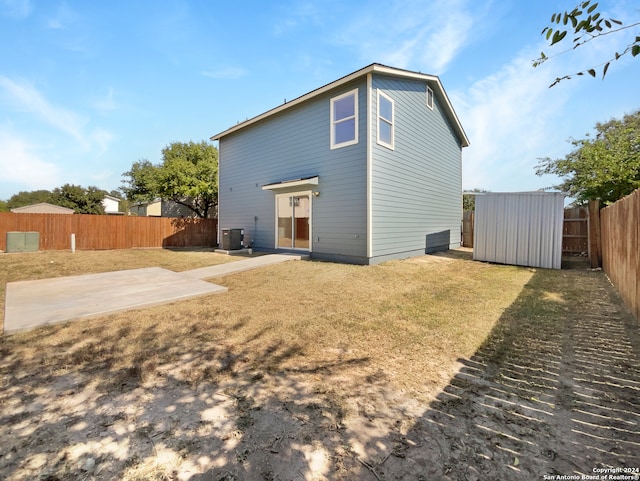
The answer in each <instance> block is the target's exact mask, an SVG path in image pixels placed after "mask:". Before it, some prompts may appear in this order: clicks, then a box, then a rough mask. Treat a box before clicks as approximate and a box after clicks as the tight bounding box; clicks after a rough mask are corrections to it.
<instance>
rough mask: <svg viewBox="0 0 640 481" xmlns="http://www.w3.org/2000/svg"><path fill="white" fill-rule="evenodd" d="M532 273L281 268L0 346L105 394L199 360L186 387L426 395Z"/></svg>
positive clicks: (148, 260)
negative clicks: (376, 383) (369, 385)
mask: <svg viewBox="0 0 640 481" xmlns="http://www.w3.org/2000/svg"><path fill="white" fill-rule="evenodd" d="M74 256H75V257H74ZM213 256H214V254H211V253H198V252H169V251H125V252H119V251H118V252H117V256H114V253H100V252H87V253H76V254H74V255H72V254H67V255H65V254H63V253H51V254H38V255H35V256H32V257H31V258H28V257H22V256H8V257H7V258H3V259H2V262H3V263H4V265H5V266H6V270H5V272H6V273H7V274H5V275H6V276H7V278H9V279H11V280H13V279H15V278H21V279H24V278H39V277H45V276H47V275H48V276H49V277H52V276H54V275H68V274H77V273H79V272H81V271H83V270H84V272H96V271H99V270H113V269H117V268H122V267H123V266H127V267H142V266H144V265H160V266H162V267H166V268H168V269H172V270H184V269H186V268H193V267H197V266H199V265H203V264H204V260H205V259H206V262H207V263H208V264H211V263H213V262H212V259H215V260H216V261H217V260H222V261H224V260H227V259H228V258H222V259H219V258H218V257H213ZM459 256H460V254H458V257H459ZM52 261H53V263H52ZM25 265H28V266H30V269H31V271H30V272H31V274H30V275H29V274H27V272H28V271H27V270H25V269H24V266H25ZM18 266H20V267H18ZM532 272H533V271H532V270H529V269H522V268H516V267H509V266H496V265H488V264H482V263H472V262H468V261H467V260H465V259H460V258H455V256H454V257H451V256H449V257H444V256H424V257H419V258H415V259H410V260H404V261H394V262H388V263H385V264H382V265H378V266H371V267H360V266H351V265H341V264H333V263H324V262H289V263H285V264H281V265H277V266H273V267H269V268H264V269H261V270H258V271H251V272H246V273H240V274H236V275H233V276H228V277H226V278H223V279H222V280H221V279H217V280H216V282H217V283H219V284H223V285H225V286H227V287H228V289H229V292H228V293H227V294H225V295H222V296H215V297H204V298H199V299H196V300H191V301H186V302H179V303H174V304H171V305H169V306H160V307H156V308H152V309H146V310H142V311H131V312H125V313H121V314H117V315H112V316H109V317H107V318H102V319H96V320H89V321H80V322H75V323H68V324H65V325H62V326H54V327H47V328H44V329H39V330H36V331H33V332H31V333H24V334H20V335H16V336H14V337H11V338H10V339H6V340H5V346H6V347H7V346H11V347H10V349H11V351H13V352H14V353H16V352H20V354H19V356H20V357H21V358H22V359H31V360H32V362H34V363H36V364H38V365H40V366H42V365H44V366H47V367H49V368H50V369H54V370H55V369H60V366H66V365H73V366H79V367H82V368H86V369H89V370H91V371H92V373H93V375H94V377H95V378H97V379H100V378H101V377H104V378H105V383H106V384H109V385H113V384H114V383H115V384H118V383H124V384H126V383H127V382H129V381H130V380H133V381H135V382H136V383H138V382H144V381H145V380H148V379H151V378H153V377H154V376H155V375H156V374H157V373H158V372H159V370H160V371H161V366H163V365H166V364H167V363H170V362H175V361H176V360H179V359H181V358H182V357H184V356H187V357H194V356H198V355H200V356H205V357H209V358H211V359H209V360H207V362H201V363H199V365H198V367H197V368H190V367H185V371H184V372H183V377H184V379H185V382H187V383H188V384H190V385H194V384H197V383H198V382H201V381H203V380H209V381H215V380H216V379H218V378H220V377H221V376H230V375H231V376H234V375H238V374H239V373H240V372H243V373H247V372H256V373H257V372H259V371H265V372H271V373H273V372H285V371H286V372H288V371H293V372H298V373H317V372H320V371H322V370H331V369H332V368H333V367H335V366H338V365H340V366H341V368H340V372H341V375H344V376H347V375H350V373H356V372H357V373H358V374H359V377H360V376H361V377H363V378H364V379H367V378H369V379H373V378H376V376H378V377H379V376H382V375H384V376H385V377H386V378H388V380H389V382H390V383H392V384H393V385H394V386H395V387H397V388H399V389H406V390H410V391H413V392H415V393H429V392H431V391H432V389H433V388H434V387H435V386H436V385H441V384H443V383H446V381H447V380H448V379H449V378H450V376H451V375H452V373H453V372H454V370H455V360H456V359H458V358H460V357H467V356H470V355H472V354H473V352H474V351H475V350H476V349H477V348H478V347H479V346H480V344H481V343H482V342H483V340H484V339H485V338H486V336H487V335H488V333H489V332H490V330H491V328H492V327H493V325H494V324H495V322H496V321H497V319H499V317H500V316H501V314H502V313H503V312H504V310H505V309H506V308H507V307H508V306H509V305H510V304H511V303H512V302H513V301H514V300H515V299H516V297H517V296H518V294H519V293H520V291H521V290H522V288H523V286H524V285H525V284H526V283H527V281H528V280H529V279H530V278H531V276H532ZM61 348H63V349H61ZM382 373H384V374H382ZM114 379H115V380H114ZM107 380H108V381H107Z"/></svg>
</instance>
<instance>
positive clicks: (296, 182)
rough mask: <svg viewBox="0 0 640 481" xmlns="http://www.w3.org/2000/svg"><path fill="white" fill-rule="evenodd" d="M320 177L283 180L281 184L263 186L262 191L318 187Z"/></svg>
mask: <svg viewBox="0 0 640 481" xmlns="http://www.w3.org/2000/svg"><path fill="white" fill-rule="evenodd" d="M318 179H319V177H318V176H317V175H316V176H314V177H303V178H301V179H291V180H283V181H281V182H275V183H273V184H266V185H263V186H262V190H278V189H288V188H289V187H311V186H313V185H318Z"/></svg>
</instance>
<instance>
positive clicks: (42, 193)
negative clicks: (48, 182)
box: [7, 190, 53, 210]
mask: <svg viewBox="0 0 640 481" xmlns="http://www.w3.org/2000/svg"><path fill="white" fill-rule="evenodd" d="M42 202H48V203H50V204H51V203H53V202H51V192H50V191H48V190H33V191H30V192H28V191H20V192H18V193H17V194H14V195H12V196H11V197H10V198H9V200H8V201H7V209H8V210H11V209H15V208H16V207H24V206H25V205H32V204H40V203H42Z"/></svg>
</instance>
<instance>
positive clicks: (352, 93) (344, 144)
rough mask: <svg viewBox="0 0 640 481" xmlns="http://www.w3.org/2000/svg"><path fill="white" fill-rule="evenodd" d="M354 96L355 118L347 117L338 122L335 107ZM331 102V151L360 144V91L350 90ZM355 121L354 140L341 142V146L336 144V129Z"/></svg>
mask: <svg viewBox="0 0 640 481" xmlns="http://www.w3.org/2000/svg"><path fill="white" fill-rule="evenodd" d="M351 96H353V116H351V117H345V118H344V119H340V120H338V121H336V120H335V119H334V107H333V106H334V105H335V103H336V102H337V101H338V100H342V99H345V98H347V97H351ZM329 102H330V108H329V112H330V113H329V115H330V117H329V125H330V129H331V131H330V134H329V138H330V144H329V145H330V148H331V150H333V149H339V148H342V147H347V146H349V145H355V144H357V143H358V89H353V90H350V91H349V92H345V93H343V94H342V95H338V96H337V97H332V98H331V100H330V101H329ZM352 119H353V121H354V124H353V130H354V132H353V139H352V140H347V141H346V142H340V143H339V144H336V139H335V136H336V134H335V127H336V126H337V125H338V124H340V123H342V122H345V121H348V120H352Z"/></svg>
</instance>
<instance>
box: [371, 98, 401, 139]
mask: <svg viewBox="0 0 640 481" xmlns="http://www.w3.org/2000/svg"><path fill="white" fill-rule="evenodd" d="M380 98H384V99H385V100H387V101H389V102H390V103H391V119H386V118H384V117H383V116H382V115H381V113H380V112H381V109H380ZM377 106H378V122H377V124H376V130H377V137H378V139H377V142H378V144H380V145H382V146H383V147H387V148H389V149H391V150H394V148H395V147H394V146H395V140H396V133H395V116H396V104H395V102H394V101H393V99H392V98H391V97H389V96H388V95H387V94H385V93H384V92H382V91H381V90H380V89H378V102H377ZM380 122H384V123H386V124H388V125H390V126H391V142H390V143H389V142H385V141H384V140H382V139H381V138H380Z"/></svg>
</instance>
